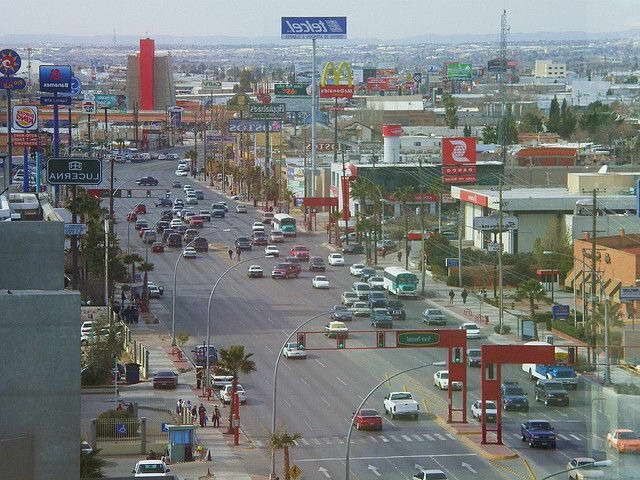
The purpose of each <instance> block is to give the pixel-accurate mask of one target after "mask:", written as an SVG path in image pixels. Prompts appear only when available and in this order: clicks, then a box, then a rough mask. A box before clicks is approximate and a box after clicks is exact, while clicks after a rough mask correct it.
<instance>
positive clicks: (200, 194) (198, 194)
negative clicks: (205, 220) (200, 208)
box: [195, 190, 204, 200]
mask: <svg viewBox="0 0 640 480" xmlns="http://www.w3.org/2000/svg"><path fill="white" fill-rule="evenodd" d="M195 194H196V198H197V199H198V200H204V192H203V191H202V190H195Z"/></svg>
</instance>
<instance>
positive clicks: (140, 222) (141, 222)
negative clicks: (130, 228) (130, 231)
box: [134, 220, 149, 230]
mask: <svg viewBox="0 0 640 480" xmlns="http://www.w3.org/2000/svg"><path fill="white" fill-rule="evenodd" d="M134 228H135V229H136V230H140V229H141V228H149V224H148V223H147V221H146V220H136V224H135V226H134Z"/></svg>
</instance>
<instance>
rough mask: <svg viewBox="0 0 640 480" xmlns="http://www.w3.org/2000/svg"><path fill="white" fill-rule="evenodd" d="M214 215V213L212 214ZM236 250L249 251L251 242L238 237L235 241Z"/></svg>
mask: <svg viewBox="0 0 640 480" xmlns="http://www.w3.org/2000/svg"><path fill="white" fill-rule="evenodd" d="M213 213H215V211H214V212H213ZM235 245H236V248H239V249H240V250H251V240H249V239H248V238H247V237H238V238H236V241H235Z"/></svg>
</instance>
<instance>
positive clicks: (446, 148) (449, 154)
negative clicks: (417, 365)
mask: <svg viewBox="0 0 640 480" xmlns="http://www.w3.org/2000/svg"><path fill="white" fill-rule="evenodd" d="M475 164H476V139H475V138H473V137H459V138H443V139H442V165H457V166H460V165H475Z"/></svg>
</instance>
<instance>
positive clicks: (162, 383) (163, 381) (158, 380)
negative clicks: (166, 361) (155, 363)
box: [153, 370, 178, 388]
mask: <svg viewBox="0 0 640 480" xmlns="http://www.w3.org/2000/svg"><path fill="white" fill-rule="evenodd" d="M177 387H178V374H177V373H175V372H172V371H171V370H163V371H160V372H158V373H156V374H155V375H154V376H153V388H177Z"/></svg>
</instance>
